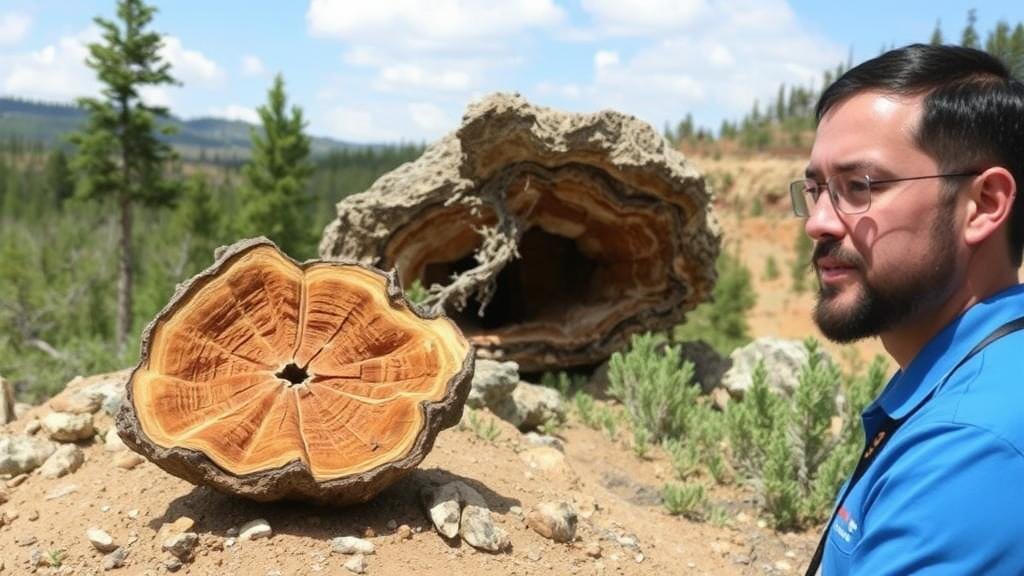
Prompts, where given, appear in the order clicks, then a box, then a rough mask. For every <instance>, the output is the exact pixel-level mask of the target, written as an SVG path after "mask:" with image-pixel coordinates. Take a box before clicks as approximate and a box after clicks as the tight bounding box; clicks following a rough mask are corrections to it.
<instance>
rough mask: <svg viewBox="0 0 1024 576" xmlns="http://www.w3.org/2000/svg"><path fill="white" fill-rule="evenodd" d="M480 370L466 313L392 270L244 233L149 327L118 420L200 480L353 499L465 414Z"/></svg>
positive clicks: (132, 436) (409, 461) (386, 479)
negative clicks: (450, 313) (289, 250)
mask: <svg viewBox="0 0 1024 576" xmlns="http://www.w3.org/2000/svg"><path fill="white" fill-rule="evenodd" d="M471 372H472V349H471V348H470V346H469V344H468V343H467V342H466V340H465V339H464V338H463V336H462V334H461V332H460V331H459V329H458V328H457V327H456V326H455V324H454V323H453V322H451V321H450V320H448V319H447V318H444V317H421V316H420V314H419V313H418V312H417V311H416V310H415V309H414V308H411V307H410V306H408V305H407V303H406V302H405V300H404V298H403V297H402V296H401V294H400V290H399V289H398V287H397V285H396V284H395V281H394V278H392V277H390V276H388V275H385V274H384V273H382V272H380V271H379V270H375V269H372V268H370V267H365V266H360V265H355V264H340V263H334V262H310V263H306V264H303V265H298V264H296V263H295V262H293V261H292V260H290V259H288V258H287V257H285V256H283V255H282V254H281V253H280V252H279V251H278V250H277V248H276V247H275V246H273V244H271V243H270V242H268V241H265V240H254V241H245V242H241V243H239V244H236V245H235V246H233V247H231V248H229V249H228V250H226V251H225V252H224V253H223V254H222V255H221V257H220V258H219V259H218V261H217V263H216V264H214V266H213V267H212V268H210V269H209V270H207V271H206V272H204V273H203V274H200V275H199V276H197V277H196V278H195V279H193V280H192V281H191V282H190V283H189V284H187V285H186V286H184V287H182V288H181V289H179V292H178V293H177V294H176V295H175V297H174V298H173V299H172V301H171V303H170V304H169V305H168V306H167V307H166V308H165V309H164V310H163V311H162V312H161V313H160V315H159V316H158V317H157V318H156V319H155V320H154V322H153V323H152V324H151V325H150V327H149V328H148V329H147V332H146V334H145V336H144V344H143V357H142V360H141V362H140V363H139V366H138V367H137V368H136V369H135V371H134V373H133V374H132V377H131V380H130V381H129V383H128V390H127V401H126V402H125V405H124V408H123V409H122V411H121V412H120V413H119V415H118V431H119V433H120V434H121V436H122V438H124V440H125V443H126V444H128V445H129V446H130V447H132V448H133V449H135V450H137V451H139V452H141V453H143V454H144V455H145V456H147V457H149V458H150V459H151V460H153V461H154V462H155V463H157V464H158V465H160V466H161V467H163V468H164V469H166V470H168V471H169V472H171V473H173V474H176V475H178V476H181V477H183V478H185V479H187V480H190V481H192V482H195V483H202V484H209V485H211V486H214V487H216V488H218V489H221V490H224V491H227V492H231V493H236V494H240V495H243V496H248V497H251V498H255V499H258V500H272V499H278V498H305V499H312V500H318V501H325V502H331V503H335V504H347V503H352V502H358V501H364V500H366V499H369V498H371V497H372V496H373V495H375V494H376V493H378V492H379V491H380V490H381V489H383V488H385V487H386V486H387V485H388V484H390V483H391V482H393V481H394V480H396V479H397V478H398V477H399V476H401V474H402V473H404V472H406V471H408V470H410V469H411V468H413V467H414V466H415V465H416V464H418V463H419V462H420V461H421V460H422V459H423V457H425V456H426V454H427V452H428V451H429V450H430V448H431V446H432V445H433V440H434V437H435V436H436V435H437V433H438V432H439V431H440V430H441V429H442V428H444V427H448V426H451V425H453V424H455V423H457V422H458V420H459V417H460V415H461V411H462V404H463V402H464V401H465V397H466V395H467V394H468V390H469V379H470V376H471Z"/></svg>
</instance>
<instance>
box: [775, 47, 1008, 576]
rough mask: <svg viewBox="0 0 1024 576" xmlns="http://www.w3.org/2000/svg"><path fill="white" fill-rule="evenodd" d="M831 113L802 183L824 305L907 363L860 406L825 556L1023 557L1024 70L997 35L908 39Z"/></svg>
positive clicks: (904, 566)
mask: <svg viewBox="0 0 1024 576" xmlns="http://www.w3.org/2000/svg"><path fill="white" fill-rule="evenodd" d="M817 117H818V129H817V133H816V135H815V141H814V147H813V149H812V151H811V158H810V162H809V164H808V166H807V172H806V179H805V180H800V181H798V182H794V183H793V185H792V186H791V188H790V192H791V195H792V198H793V206H794V209H795V211H796V212H797V214H798V215H802V216H806V217H807V221H806V224H805V229H806V232H807V234H809V235H810V236H811V238H812V239H813V240H814V243H815V248H814V254H813V265H814V268H815V270H816V272H817V275H818V279H819V286H820V289H819V293H818V302H817V305H816V308H815V311H814V318H815V321H816V322H817V324H818V326H819V327H820V328H821V330H822V332H823V333H824V334H825V335H826V336H827V337H828V338H830V339H832V340H835V341H838V342H849V341H853V340H856V339H859V338H865V337H869V336H879V337H880V338H881V340H882V343H883V344H884V346H885V348H886V350H887V351H888V352H889V354H890V355H891V356H892V357H893V359H894V360H895V361H896V363H897V364H898V365H899V368H900V369H899V371H898V372H897V373H896V375H895V376H893V378H892V380H891V381H890V382H889V384H888V385H887V386H886V388H885V390H884V391H883V392H882V393H881V395H880V396H879V397H878V398H877V399H876V400H875V402H874V403H872V404H871V405H870V406H868V408H867V409H866V410H865V412H864V414H863V422H864V428H865V432H866V436H867V438H868V444H869V446H871V449H870V450H866V451H865V454H864V458H863V461H864V462H865V464H864V465H862V466H861V468H863V470H859V471H858V472H860V474H859V475H858V474H855V475H854V477H853V481H852V482H849V483H848V484H850V488H849V491H848V492H847V493H846V494H845V497H841V498H840V501H839V502H838V504H839V505H838V508H837V510H836V514H835V515H834V517H833V519H832V521H831V522H830V524H829V525H828V526H827V527H826V531H827V532H826V535H825V541H824V558H823V562H822V565H821V571H822V573H823V574H824V575H825V576H832V575H836V574H863V575H871V576H877V575H880V574H1022V573H1024V545H1022V542H1024V540H1022V539H1024V331H1016V332H1012V330H1013V329H1014V328H1017V327H1018V326H1015V325H1012V323H1011V322H1012V321H1013V320H1016V319H1018V318H1021V317H1024V286H1021V285H1019V284H1018V282H1017V270H1018V268H1019V267H1020V264H1021V256H1022V243H1024V201H1016V197H1017V193H1018V190H1017V186H1018V183H1019V182H1024V85H1022V84H1021V82H1019V81H1018V80H1015V79H1014V78H1012V77H1011V76H1010V74H1009V73H1008V72H1007V69H1006V68H1005V66H1003V65H1002V64H1001V63H1000V62H999V61H998V60H996V59H994V58H992V57H991V56H989V55H987V54H985V53H983V52H980V51H977V50H971V49H967V48H960V47H953V46H926V45H912V46H907V47H904V48H900V49H897V50H893V51H890V52H888V53H886V54H883V55H882V56H879V57H878V58H875V59H873V60H870V61H867V62H865V63H863V64H861V65H859V66H857V67H856V68H853V69H851V70H850V71H849V72H847V73H846V74H844V75H843V76H842V77H841V78H839V79H838V80H837V81H836V82H835V83H834V84H832V85H831V86H830V87H828V89H826V90H825V92H824V93H823V94H822V96H821V99H820V101H819V102H818V107H817ZM1007 324H1010V325H1009V326H1008V327H1007V328H1006V329H1005V330H1004V332H1009V333H1008V334H1007V335H1002V333H999V332H998V330H999V328H1000V327H1002V326H1004V325H1007ZM994 332H996V334H995V336H993V338H994V341H991V343H987V345H984V347H983V348H982V349H980V351H976V353H975V354H973V355H972V354H971V352H972V349H974V348H975V347H976V346H978V345H979V343H982V342H983V341H985V340H992V339H989V338H987V337H989V336H990V335H991V334H993V333H994ZM965 359H966V360H965ZM845 488H846V487H845V486H844V490H841V492H840V494H841V495H842V494H843V493H844V492H846V490H845Z"/></svg>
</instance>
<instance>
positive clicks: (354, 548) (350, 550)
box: [331, 536, 374, 554]
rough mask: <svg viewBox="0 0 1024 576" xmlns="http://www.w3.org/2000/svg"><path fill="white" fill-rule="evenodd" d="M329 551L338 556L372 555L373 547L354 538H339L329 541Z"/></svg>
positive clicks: (370, 543) (364, 541) (371, 543)
mask: <svg viewBox="0 0 1024 576" xmlns="http://www.w3.org/2000/svg"><path fill="white" fill-rule="evenodd" d="M331 550H332V551H334V552H338V553H339V554H373V552H374V545H373V542H370V541H369V540H363V539H362V538H356V537H355V536H340V537H338V538H335V539H334V540H331Z"/></svg>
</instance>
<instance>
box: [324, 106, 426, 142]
mask: <svg viewBox="0 0 1024 576" xmlns="http://www.w3.org/2000/svg"><path fill="white" fill-rule="evenodd" d="M327 129H328V131H329V132H330V135H331V136H332V137H335V138H340V139H342V140H350V141H355V142H394V141H396V140H399V139H401V138H402V137H403V136H404V135H406V134H404V133H403V132H399V131H396V130H392V129H388V128H385V127H383V126H381V125H380V124H379V123H378V121H377V117H375V115H374V113H373V112H372V111H370V110H367V109H365V108H355V107H350V106H336V107H334V108H332V109H331V110H329V111H328V112H327Z"/></svg>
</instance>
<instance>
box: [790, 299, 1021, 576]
mask: <svg viewBox="0 0 1024 576" xmlns="http://www.w3.org/2000/svg"><path fill="white" fill-rule="evenodd" d="M1021 329H1024V317H1021V318H1017V319H1016V320H1011V321H1010V322H1007V323H1006V324H1003V325H1002V326H1000V327H999V328H996V329H995V330H994V331H993V332H992V333H991V334H989V335H988V336H986V337H985V339H984V340H982V341H981V342H978V344H977V346H975V347H974V348H972V349H971V351H970V352H968V353H967V355H966V356H964V357H963V358H961V359H960V361H959V362H957V363H956V365H955V366H953V367H952V368H951V369H950V370H949V371H948V372H946V374H945V375H943V377H942V382H944V381H945V380H946V379H947V378H949V377H950V376H951V375H952V374H953V373H954V372H956V371H957V370H958V369H959V368H960V367H961V366H963V365H964V363H966V362H967V361H968V360H970V359H971V358H973V357H974V356H975V355H976V354H977V353H978V352H981V351H982V350H983V349H984V348H985V347H986V346H988V345H989V344H991V343H993V342H995V341H996V340H999V339H1000V338H1002V337H1003V336H1006V335H1007V334H1011V333H1013V332H1016V331H1018V330H1021ZM936 388H938V386H936ZM929 397H930V395H929ZM929 397H926V398H925V399H924V400H922V401H921V403H920V404H918V405H917V408H920V407H921V406H923V405H924V404H925V403H926V402H927V400H928V398H929ZM917 408H915V409H914V410H911V411H910V413H908V414H907V415H906V416H904V417H903V418H900V419H899V420H891V419H890V420H888V421H887V422H885V423H884V424H883V425H882V426H881V428H880V429H879V431H878V433H877V434H875V437H874V438H873V439H872V440H871V442H866V443H865V445H864V452H863V453H861V457H860V460H859V461H858V462H857V468H856V469H854V471H853V475H852V476H850V481H849V482H847V483H846V489H845V490H843V494H842V496H840V497H839V500H837V501H836V505H835V508H833V509H832V516H831V517H830V518H829V519H828V523H827V524H825V530H824V532H823V533H822V534H821V539H820V540H818V547H817V548H816V549H815V550H814V556H812V557H811V563H810V564H809V565H808V566H807V572H806V573H805V576H814V575H815V574H817V573H818V567H819V566H821V559H822V556H823V555H824V553H825V542H826V541H827V540H828V532H829V530H831V529H832V523H833V522H835V519H836V514H837V513H838V512H839V508H840V507H841V506H842V505H843V503H844V502H845V501H846V497H847V496H848V495H849V494H850V489H851V488H853V485H854V484H855V483H856V482H857V480H859V479H860V477H861V476H863V475H864V472H865V471H866V470H867V469H868V465H869V464H870V463H871V461H872V460H873V459H874V457H875V455H876V454H878V452H879V450H881V449H882V446H883V445H884V444H885V442H886V441H887V440H888V439H889V438H891V437H892V435H893V433H895V432H896V430H897V429H899V427H900V426H901V425H903V423H904V422H906V421H907V420H908V419H909V418H910V417H911V416H912V415H913V414H914V412H916V411H917Z"/></svg>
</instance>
